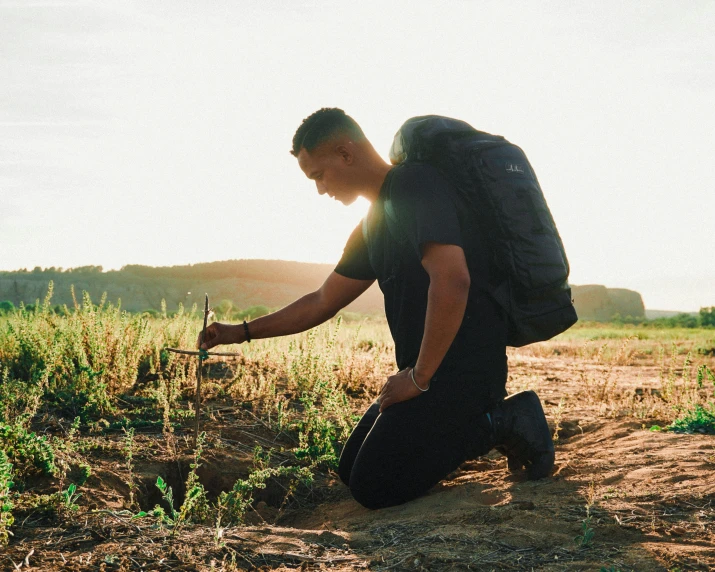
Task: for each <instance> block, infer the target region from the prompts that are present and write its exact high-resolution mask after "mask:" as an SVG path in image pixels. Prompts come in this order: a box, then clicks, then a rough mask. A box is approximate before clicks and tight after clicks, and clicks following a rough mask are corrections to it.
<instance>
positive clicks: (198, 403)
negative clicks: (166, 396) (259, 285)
mask: <svg viewBox="0 0 715 572" xmlns="http://www.w3.org/2000/svg"><path fill="white" fill-rule="evenodd" d="M208 320H209V295H208V294H206V301H205V302H204V329H203V330H202V331H201V339H200V340H199V349H201V344H202V343H204V339H206V325H207V322H208ZM203 361H204V356H203V355H202V354H199V367H198V371H197V372H196V405H195V407H194V409H195V410H196V413H195V415H196V419H195V423H194V449H196V441H197V440H198V438H199V430H200V424H201V369H202V367H201V366H202V365H203Z"/></svg>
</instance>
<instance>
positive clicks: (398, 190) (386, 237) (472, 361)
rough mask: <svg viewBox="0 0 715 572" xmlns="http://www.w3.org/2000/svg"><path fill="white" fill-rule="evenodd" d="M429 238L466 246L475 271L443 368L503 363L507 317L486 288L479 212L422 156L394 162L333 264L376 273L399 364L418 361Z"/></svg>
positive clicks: (358, 274) (364, 274) (348, 273)
mask: <svg viewBox="0 0 715 572" xmlns="http://www.w3.org/2000/svg"><path fill="white" fill-rule="evenodd" d="M428 242H436V243H440V244H454V245H457V246H460V247H462V248H463V249H464V251H465V255H466V258H467V265H468V267H469V273H470V277H471V287H470V291H469V299H468V301H467V309H466V311H465V314H464V319H463V321H462V325H461V327H460V329H459V332H458V333H457V336H456V337H455V339H454V342H453V343H452V346H451V347H450V349H449V351H448V352H447V355H446V356H445V358H444V360H443V361H442V365H441V366H440V370H444V369H448V370H450V371H455V370H456V371H463V372H482V373H486V372H487V371H489V372H494V371H505V369H504V368H505V363H506V358H505V355H506V323H505V319H504V315H503V313H502V311H501V310H500V309H499V307H498V306H497V305H496V303H495V302H494V301H493V300H492V298H491V297H490V296H489V295H488V294H487V290H486V289H487V283H488V280H489V275H488V264H487V251H486V248H485V246H484V244H483V241H482V239H481V238H480V237H479V234H478V232H477V229H475V228H474V217H469V216H468V215H467V213H465V212H461V211H460V210H459V209H458V208H457V205H456V203H455V200H454V191H453V189H452V188H451V187H450V184H449V182H448V181H447V180H446V179H445V178H444V177H443V176H442V175H441V174H440V173H439V171H438V170H437V169H435V168H434V167H431V166H428V165H422V164H403V165H399V166H397V167H394V168H393V169H392V170H391V171H390V172H389V173H388V175H387V177H386V178H385V182H384V183H383V185H382V188H381V189H380V195H379V197H378V199H377V200H376V201H375V203H374V204H373V205H372V206H371V207H370V210H369V212H368V214H367V216H366V217H365V219H364V220H363V221H362V223H361V224H359V225H358V226H357V227H356V228H355V230H354V231H353V232H352V234H351V235H350V238H349V239H348V242H347V244H346V246H345V250H344V252H343V256H342V258H341V259H340V262H339V263H338V265H337V267H336V268H335V272H337V273H338V274H341V275H342V276H345V277H347V278H354V279H357V280H373V279H376V280H377V281H378V283H379V285H380V290H382V293H383V295H384V297H385V314H386V316H387V322H388V324H389V326H390V332H391V333H392V337H393V339H394V341H395V354H396V360H397V366H398V367H399V368H400V369H403V368H405V367H410V366H414V365H415V362H416V361H417V356H418V355H419V351H420V344H421V343H422V336H423V333H424V325H425V314H426V311H427V290H428V288H429V275H428V274H427V272H426V270H425V269H424V267H423V266H422V262H421V261H422V246H423V245H424V244H425V243H428Z"/></svg>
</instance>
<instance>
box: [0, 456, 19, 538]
mask: <svg viewBox="0 0 715 572" xmlns="http://www.w3.org/2000/svg"><path fill="white" fill-rule="evenodd" d="M12 485H13V482H12V463H10V462H9V461H8V458H7V455H6V454H5V451H2V450H0V546H1V545H3V544H7V541H8V537H9V536H10V535H11V534H12V533H11V532H10V527H11V526H12V523H13V522H15V519H14V518H13V516H12V509H13V504H12V499H11V498H10V489H11V488H12Z"/></svg>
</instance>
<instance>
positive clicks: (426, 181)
mask: <svg viewBox="0 0 715 572" xmlns="http://www.w3.org/2000/svg"><path fill="white" fill-rule="evenodd" d="M445 193H447V194H451V185H450V183H449V182H448V181H447V179H446V178H445V177H444V176H443V175H442V173H441V172H440V170H439V169H437V167H434V166H433V165H429V164H427V163H401V164H400V165H398V166H396V167H395V168H394V169H393V171H392V178H391V180H390V189H389V199H390V200H392V201H393V202H402V201H403V200H406V201H409V202H413V201H414V200H415V198H417V197H420V198H423V199H428V198H432V197H440V196H442V195H444V194H445Z"/></svg>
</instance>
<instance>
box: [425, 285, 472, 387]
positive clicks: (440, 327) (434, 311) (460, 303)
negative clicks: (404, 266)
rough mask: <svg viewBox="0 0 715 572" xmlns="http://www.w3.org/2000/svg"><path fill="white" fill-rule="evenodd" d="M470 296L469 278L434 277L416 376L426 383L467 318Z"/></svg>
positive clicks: (429, 293)
mask: <svg viewBox="0 0 715 572" xmlns="http://www.w3.org/2000/svg"><path fill="white" fill-rule="evenodd" d="M468 297H469V282H468V281H454V280H452V279H450V277H444V278H441V279H432V280H431V281H430V286H429V291H428V294H427V313H426V316H425V330H424V335H423V337H422V345H421V346H420V355H419V357H418V358H417V363H416V365H415V379H416V380H417V381H418V382H421V383H420V385H421V386H422V387H425V386H426V385H427V384H428V381H429V379H431V378H432V376H433V375H434V373H435V372H436V371H437V368H438V367H439V365H440V364H441V363H442V360H443V359H444V356H445V355H446V354H447V351H448V350H449V348H450V346H451V345H452V342H453V341H454V338H455V337H456V335H457V332H458V331H459V327H460V326H461V325H462V320H463V319H464V311H465V310H466V308H467V298H468Z"/></svg>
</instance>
